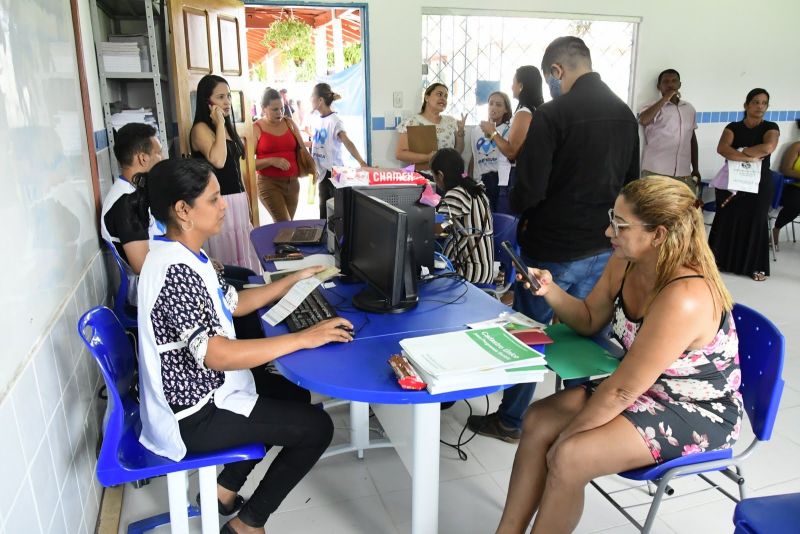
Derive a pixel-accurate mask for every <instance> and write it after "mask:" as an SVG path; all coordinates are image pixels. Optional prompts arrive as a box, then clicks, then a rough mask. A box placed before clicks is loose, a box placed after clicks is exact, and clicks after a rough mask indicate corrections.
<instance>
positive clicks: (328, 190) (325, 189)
mask: <svg viewBox="0 0 800 534" xmlns="http://www.w3.org/2000/svg"><path fill="white" fill-rule="evenodd" d="M317 187H318V188H319V218H320V219H327V218H328V210H327V208H326V207H325V203H326V202H327V201H328V199H329V198H333V192H334V191H336V188H335V187H334V186H333V183H331V171H327V172H326V173H325V176H323V177H322V179H321V180H320V181H319V183H318V184H317Z"/></svg>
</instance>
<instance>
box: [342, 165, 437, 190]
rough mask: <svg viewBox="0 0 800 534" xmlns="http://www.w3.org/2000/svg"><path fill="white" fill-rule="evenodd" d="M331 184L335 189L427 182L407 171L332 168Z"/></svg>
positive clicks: (416, 174) (411, 171) (374, 168)
mask: <svg viewBox="0 0 800 534" xmlns="http://www.w3.org/2000/svg"><path fill="white" fill-rule="evenodd" d="M331 182H333V184H334V185H335V186H336V187H348V186H353V185H398V184H426V183H428V180H427V179H425V177H424V176H422V175H421V174H420V173H418V172H414V171H413V170H408V169H382V168H378V167H357V168H351V167H334V168H333V170H332V171H331Z"/></svg>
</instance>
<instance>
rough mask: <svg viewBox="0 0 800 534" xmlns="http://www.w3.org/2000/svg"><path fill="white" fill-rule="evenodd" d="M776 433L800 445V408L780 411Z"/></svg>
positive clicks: (776, 423)
mask: <svg viewBox="0 0 800 534" xmlns="http://www.w3.org/2000/svg"><path fill="white" fill-rule="evenodd" d="M787 389H788V388H787ZM775 433H777V434H778V435H781V436H784V437H786V438H789V439H790V440H792V441H793V442H795V443H796V444H798V445H800V406H796V407H793V408H781V409H780V410H779V411H778V420H777V421H776V422H775Z"/></svg>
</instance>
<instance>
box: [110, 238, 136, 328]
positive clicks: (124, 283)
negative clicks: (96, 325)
mask: <svg viewBox="0 0 800 534" xmlns="http://www.w3.org/2000/svg"><path fill="white" fill-rule="evenodd" d="M103 242H104V243H105V244H106V246H107V247H108V249H109V250H110V251H111V255H112V256H113V257H114V262H115V263H116V264H117V271H118V272H119V287H117V294H116V295H115V296H114V313H116V314H117V317H118V318H120V320H122V321H123V322H125V323H130V322H131V321H133V322H134V323H135V321H136V317H135V316H132V315H131V313H130V312H129V311H128V284H129V282H128V270H127V269H126V268H125V267H126V266H125V262H124V260H123V259H122V258H121V257H120V255H119V252H118V251H117V247H115V246H114V243H112V242H111V241H108V240H106V239H104V240H103ZM124 326H131V325H129V324H126V325H124Z"/></svg>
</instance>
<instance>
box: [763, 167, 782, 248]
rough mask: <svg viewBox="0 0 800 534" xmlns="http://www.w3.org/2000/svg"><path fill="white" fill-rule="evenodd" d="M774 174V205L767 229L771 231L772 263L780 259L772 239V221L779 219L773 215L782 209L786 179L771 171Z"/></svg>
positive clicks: (769, 215)
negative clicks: (775, 211)
mask: <svg viewBox="0 0 800 534" xmlns="http://www.w3.org/2000/svg"><path fill="white" fill-rule="evenodd" d="M770 172H771V173H772V187H773V188H774V190H773V192H772V203H771V204H770V213H767V229H768V230H769V248H770V249H772V261H778V257H777V256H776V255H775V249H776V248H777V247H776V245H775V240H774V239H772V221H774V220H775V219H776V218H777V217H775V216H773V215H772V211H773V210H777V209H778V208H780V207H781V198H782V197H783V182H784V177H783V175H782V174H781V173H779V172H775V171H770Z"/></svg>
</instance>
